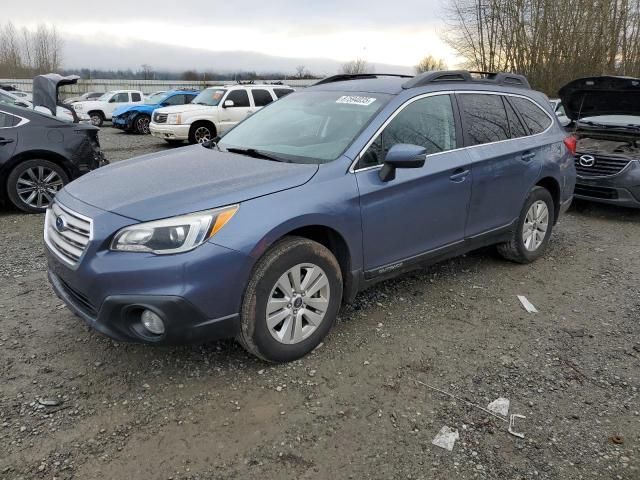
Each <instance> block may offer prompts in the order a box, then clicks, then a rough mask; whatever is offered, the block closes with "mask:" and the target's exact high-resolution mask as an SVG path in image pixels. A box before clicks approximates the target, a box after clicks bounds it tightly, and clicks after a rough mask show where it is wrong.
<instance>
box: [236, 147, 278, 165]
mask: <svg viewBox="0 0 640 480" xmlns="http://www.w3.org/2000/svg"><path fill="white" fill-rule="evenodd" d="M227 152H230V153H238V154H240V155H246V156H247V157H253V158H264V159H265V160H273V161H274V162H287V163H288V162H289V160H285V159H284V158H280V157H276V156H274V155H271V154H269V153H265V152H262V151H260V150H256V149H255V148H227Z"/></svg>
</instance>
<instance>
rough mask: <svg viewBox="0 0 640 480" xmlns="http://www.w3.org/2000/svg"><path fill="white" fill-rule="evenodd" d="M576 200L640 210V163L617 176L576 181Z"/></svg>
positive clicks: (630, 166)
mask: <svg viewBox="0 0 640 480" xmlns="http://www.w3.org/2000/svg"><path fill="white" fill-rule="evenodd" d="M574 196H575V198H578V199H582V200H589V201H592V202H599V203H607V204H610V205H618V206H621V207H631V208H640V161H638V160H635V161H632V162H630V163H629V165H628V166H627V167H626V168H625V169H624V170H622V171H621V172H620V173H618V174H616V175H611V176H606V177H582V176H578V177H577V179H576V188H575V193H574Z"/></svg>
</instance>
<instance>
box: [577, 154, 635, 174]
mask: <svg viewBox="0 0 640 480" xmlns="http://www.w3.org/2000/svg"><path fill="white" fill-rule="evenodd" d="M587 155H588V156H590V157H593V159H594V160H593V165H592V166H590V167H586V166H584V165H582V164H581V163H580V157H582V156H587ZM629 161H630V160H629V159H627V158H619V157H605V156H601V155H597V156H596V155H589V154H585V153H578V154H577V155H576V157H575V162H576V173H577V174H578V175H580V176H581V177H605V176H609V175H616V174H617V173H620V172H621V171H622V170H624V168H625V167H626V166H627V165H628V164H629Z"/></svg>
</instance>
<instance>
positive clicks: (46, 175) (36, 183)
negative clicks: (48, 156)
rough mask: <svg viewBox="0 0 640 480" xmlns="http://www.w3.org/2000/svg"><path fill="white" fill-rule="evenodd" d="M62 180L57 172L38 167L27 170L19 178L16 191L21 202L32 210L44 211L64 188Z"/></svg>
mask: <svg viewBox="0 0 640 480" xmlns="http://www.w3.org/2000/svg"><path fill="white" fill-rule="evenodd" d="M63 186H64V185H63V182H62V178H60V175H58V173H57V172H56V171H55V170H52V169H50V168H48V167H43V166H38V167H31V168H28V169H26V170H25V171H24V172H23V173H22V175H20V176H19V177H18V182H17V185H16V190H17V193H18V196H19V197H20V200H22V201H23V202H24V203H25V204H26V205H28V206H30V207H32V208H39V209H44V208H46V207H48V206H49V205H50V204H51V202H53V197H54V196H55V194H56V193H57V192H58V190H60V189H61V188H62V187H63Z"/></svg>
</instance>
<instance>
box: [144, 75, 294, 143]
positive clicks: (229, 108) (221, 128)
mask: <svg viewBox="0 0 640 480" xmlns="http://www.w3.org/2000/svg"><path fill="white" fill-rule="evenodd" d="M291 92H293V88H291V87H288V86H286V85H285V86H273V85H257V84H256V85H253V84H252V85H233V86H222V87H210V88H207V89H205V90H203V91H202V92H200V94H199V95H198V96H197V97H196V98H194V99H193V101H192V102H191V104H189V105H182V106H173V107H164V108H159V109H157V110H156V111H155V112H154V114H153V118H152V121H151V124H150V125H149V130H150V132H151V135H153V136H154V137H158V138H162V139H163V140H166V141H167V142H169V143H182V142H183V141H185V140H187V141H189V143H202V142H206V141H208V140H211V139H212V138H215V137H216V136H218V135H222V134H223V133H224V132H226V131H227V130H229V129H230V128H231V127H233V126H234V125H236V124H237V123H238V122H240V121H242V120H243V119H244V118H245V117H247V115H251V114H252V113H254V112H256V111H258V110H259V109H261V108H262V107H264V106H266V105H269V104H270V103H271V102H273V101H274V100H277V99H278V98H280V97H283V96H285V95H287V94H289V93H291Z"/></svg>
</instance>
